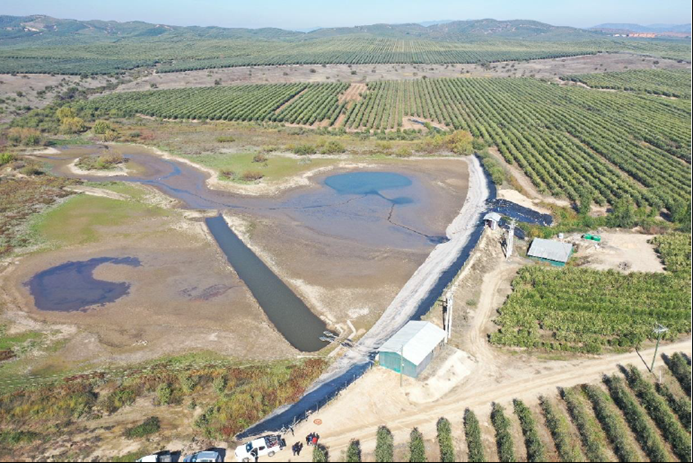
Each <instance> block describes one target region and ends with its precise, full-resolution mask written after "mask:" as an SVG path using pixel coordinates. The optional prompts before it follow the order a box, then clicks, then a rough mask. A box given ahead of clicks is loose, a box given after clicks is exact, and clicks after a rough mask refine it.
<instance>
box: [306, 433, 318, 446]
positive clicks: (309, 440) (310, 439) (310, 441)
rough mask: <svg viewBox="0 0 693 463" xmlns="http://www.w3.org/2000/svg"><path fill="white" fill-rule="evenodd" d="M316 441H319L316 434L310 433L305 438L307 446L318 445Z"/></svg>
mask: <svg viewBox="0 0 693 463" xmlns="http://www.w3.org/2000/svg"><path fill="white" fill-rule="evenodd" d="M318 440H320V435H319V434H318V433H317V432H311V433H310V434H308V435H307V436H306V444H307V445H308V446H311V445H318Z"/></svg>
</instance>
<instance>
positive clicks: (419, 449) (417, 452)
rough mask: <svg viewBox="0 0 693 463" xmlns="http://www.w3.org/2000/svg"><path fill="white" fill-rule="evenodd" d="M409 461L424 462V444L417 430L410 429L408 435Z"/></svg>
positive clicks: (421, 435)
mask: <svg viewBox="0 0 693 463" xmlns="http://www.w3.org/2000/svg"><path fill="white" fill-rule="evenodd" d="M409 461H410V462H423V461H427V460H426V444H425V443H424V439H423V434H421V431H419V430H418V429H417V428H414V429H412V431H411V432H410V433H409Z"/></svg>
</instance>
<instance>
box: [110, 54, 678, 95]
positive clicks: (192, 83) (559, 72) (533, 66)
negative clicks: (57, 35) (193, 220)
mask: <svg viewBox="0 0 693 463" xmlns="http://www.w3.org/2000/svg"><path fill="white" fill-rule="evenodd" d="M655 61H658V63H659V64H654V62H655ZM653 68H657V69H690V64H688V63H678V62H677V61H675V60H669V59H663V58H654V57H649V56H639V55H633V54H628V53H602V54H597V55H585V56H575V57H570V58H555V59H539V60H531V61H517V62H516V61H507V62H499V63H493V64H491V66H490V67H482V66H480V65H477V64H430V65H429V64H426V65H424V64H416V65H413V64H374V65H370V64H353V65H350V66H349V65H345V64H327V65H324V66H322V65H287V66H255V67H235V68H224V69H212V70H201V71H185V72H171V73H161V74H157V73H155V72H152V73H151V74H149V75H147V76H145V77H143V78H140V79H138V80H136V81H133V82H130V83H127V84H125V85H121V86H120V87H118V89H117V90H116V91H118V92H126V91H133V90H150V85H151V84H156V86H157V87H158V88H159V89H166V88H182V87H208V86H214V82H215V81H216V80H217V79H221V82H222V85H237V84H258V83H289V82H358V83H366V82H374V81H378V80H414V79H420V78H422V77H423V76H426V77H428V78H436V77H521V76H526V77H529V76H534V77H536V78H549V79H557V77H558V76H563V75H568V74H581V73H593V72H605V71H623V70H626V69H653Z"/></svg>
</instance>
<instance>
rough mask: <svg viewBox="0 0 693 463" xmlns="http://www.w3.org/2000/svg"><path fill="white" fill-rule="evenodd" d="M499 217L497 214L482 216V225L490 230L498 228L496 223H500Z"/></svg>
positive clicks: (490, 213) (491, 213)
mask: <svg viewBox="0 0 693 463" xmlns="http://www.w3.org/2000/svg"><path fill="white" fill-rule="evenodd" d="M501 218H502V217H501V215H500V214H499V213H497V212H489V213H488V214H486V215H485V216H484V223H485V224H486V225H487V226H488V227H489V228H490V229H491V230H495V229H496V228H498V223H499V222H500V221H501Z"/></svg>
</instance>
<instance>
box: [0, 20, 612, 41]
mask: <svg viewBox="0 0 693 463" xmlns="http://www.w3.org/2000/svg"><path fill="white" fill-rule="evenodd" d="M0 27H1V28H2V29H1V30H0V37H2V38H3V39H12V40H17V39H19V40H21V39H28V38H32V39H34V40H36V39H39V40H50V39H53V38H57V37H64V38H67V37H69V38H77V39H85V38H88V39H90V40H94V41H100V40H113V39H124V38H146V37H162V36H165V37H170V38H173V37H191V38H192V37H195V38H215V39H220V38H226V39H234V38H253V37H254V38H264V39H272V40H285V39H297V38H298V39H312V38H320V37H335V36H342V35H360V34H364V33H365V34H370V35H374V36H377V37H393V38H407V37H409V38H410V37H418V38H424V39H430V40H460V39H462V38H465V39H468V40H474V39H479V38H489V37H491V38H505V39H535V38H552V39H564V40H565V39H571V40H574V39H580V38H582V39H594V38H597V37H600V36H601V34H599V33H598V32H594V31H585V30H582V29H576V28H572V27H557V26H552V25H550V24H545V23H541V22H538V21H528V20H513V21H497V20H495V19H480V20H469V21H450V22H434V23H433V24H430V25H428V26H424V25H421V24H372V25H363V26H354V27H339V28H321V29H317V30H314V31H311V32H297V31H287V30H283V29H276V28H262V29H245V28H223V27H197V26H190V27H183V26H170V25H164V24H149V23H145V22H141V21H132V22H117V21H99V20H92V21H79V20H74V19H57V18H52V17H50V16H44V15H32V16H0Z"/></svg>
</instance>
